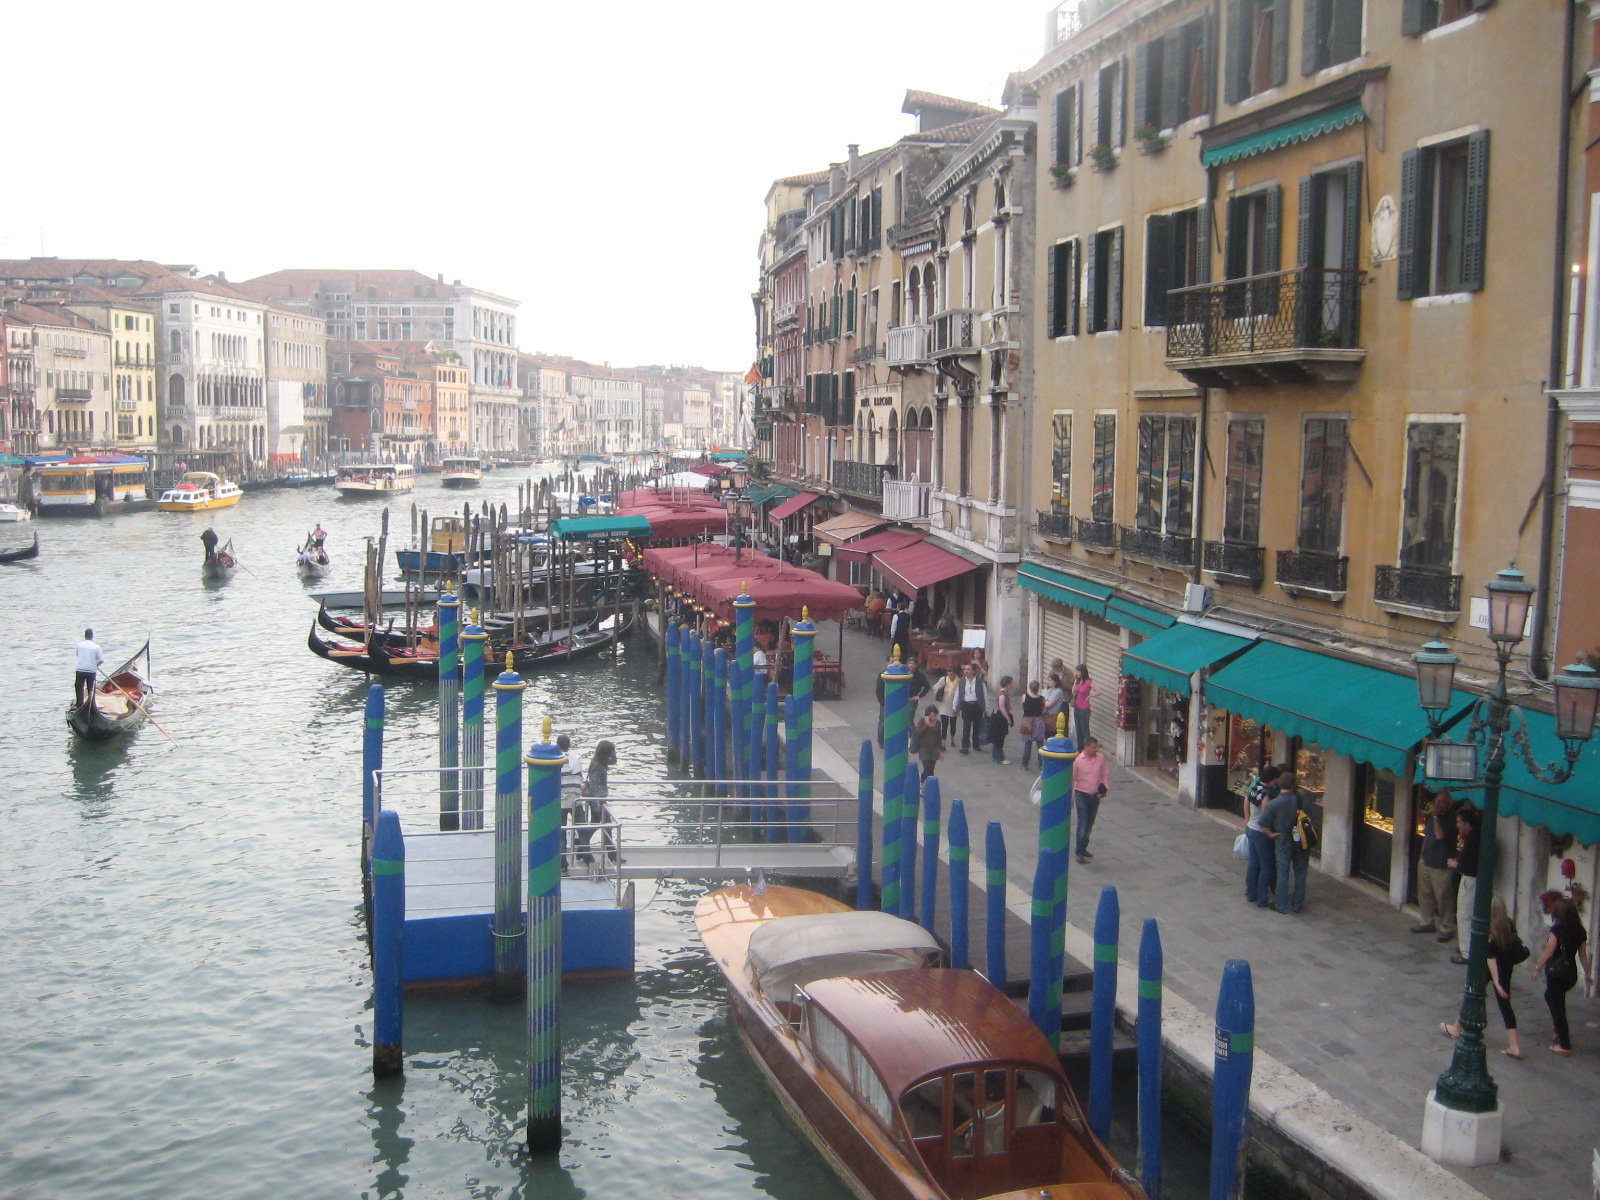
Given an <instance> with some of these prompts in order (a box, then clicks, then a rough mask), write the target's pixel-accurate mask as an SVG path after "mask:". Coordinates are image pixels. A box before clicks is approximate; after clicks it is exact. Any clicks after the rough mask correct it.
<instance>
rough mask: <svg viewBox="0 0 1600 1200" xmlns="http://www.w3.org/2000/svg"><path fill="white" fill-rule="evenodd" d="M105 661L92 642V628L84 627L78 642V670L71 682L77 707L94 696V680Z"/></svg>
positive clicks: (85, 703)
mask: <svg viewBox="0 0 1600 1200" xmlns="http://www.w3.org/2000/svg"><path fill="white" fill-rule="evenodd" d="M105 661H106V656H105V655H104V654H101V653H100V647H99V646H97V645H95V644H94V630H92V629H85V630H84V631H83V641H81V642H79V643H78V671H77V675H76V677H75V678H74V679H73V684H72V693H73V701H74V703H76V704H77V706H78V707H79V708H83V707H85V706H86V705H88V704H89V702H90V701H91V700H92V699H93V698H94V687H95V680H96V679H97V678H98V677H99V672H100V667H101V666H102V665H103V664H104V663H105Z"/></svg>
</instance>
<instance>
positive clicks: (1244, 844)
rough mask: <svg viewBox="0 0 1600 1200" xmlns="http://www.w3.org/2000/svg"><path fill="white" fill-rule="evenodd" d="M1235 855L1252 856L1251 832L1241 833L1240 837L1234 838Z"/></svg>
mask: <svg viewBox="0 0 1600 1200" xmlns="http://www.w3.org/2000/svg"><path fill="white" fill-rule="evenodd" d="M1233 856H1234V857H1235V858H1249V857H1250V835H1249V834H1247V833H1241V834H1240V835H1239V836H1238V837H1236V838H1234V839H1233Z"/></svg>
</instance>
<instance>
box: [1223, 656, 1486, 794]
mask: <svg viewBox="0 0 1600 1200" xmlns="http://www.w3.org/2000/svg"><path fill="white" fill-rule="evenodd" d="M1205 698H1206V700H1208V701H1209V702H1210V703H1212V704H1215V705H1218V706H1219V707H1221V708H1225V709H1227V710H1228V711H1229V712H1231V713H1237V714H1238V715H1239V716H1242V717H1249V718H1251V719H1252V720H1255V721H1260V722H1261V723H1262V724H1264V725H1270V726H1272V728H1274V729H1280V730H1282V731H1283V732H1284V733H1286V734H1288V735H1289V736H1290V737H1298V738H1303V739H1304V740H1305V741H1307V742H1312V743H1315V744H1316V745H1318V746H1321V747H1322V748H1323V749H1324V750H1332V751H1334V752H1336V753H1339V754H1343V755H1347V756H1348V757H1350V758H1353V759H1355V760H1356V761H1357V762H1364V763H1371V764H1372V765H1373V766H1374V767H1377V768H1379V769H1380V770H1385V771H1393V772H1394V773H1395V774H1396V775H1400V776H1402V777H1404V776H1405V775H1406V771H1407V766H1406V759H1407V758H1408V757H1409V756H1410V754H1411V752H1412V751H1413V750H1414V749H1415V748H1416V747H1417V746H1418V745H1420V744H1421V742H1422V740H1423V739H1424V738H1425V737H1427V736H1428V718H1427V715H1426V714H1425V713H1424V712H1423V711H1422V709H1421V708H1420V707H1418V705H1417V682H1416V680H1415V679H1414V678H1412V676H1410V675H1399V674H1396V673H1395V672H1393V671H1385V670H1383V669H1382V668H1381V667H1375V666H1367V665H1366V664H1364V663H1358V662H1350V661H1349V660H1347V659H1343V658H1334V657H1333V656H1332V655H1328V654H1318V653H1317V652H1316V651H1314V650H1300V649H1296V648H1295V647H1293V646H1285V645H1282V644H1280V643H1277V642H1258V643H1257V644H1256V645H1255V647H1254V648H1253V649H1252V650H1251V651H1250V653H1248V654H1246V655H1243V656H1242V657H1240V658H1239V659H1238V660H1237V661H1235V662H1231V663H1229V664H1228V665H1227V666H1225V667H1223V668H1222V670H1220V671H1218V672H1217V673H1216V674H1215V675H1212V676H1211V677H1210V678H1209V679H1207V680H1206V684H1205ZM1472 700H1473V697H1472V696H1471V695H1469V694H1468V693H1466V692H1457V693H1456V702H1455V703H1454V704H1453V705H1452V706H1451V708H1450V711H1449V712H1447V713H1446V714H1445V716H1446V719H1447V720H1453V719H1454V718H1455V717H1457V716H1459V715H1460V713H1461V711H1462V709H1464V708H1466V707H1467V705H1469V704H1470V703H1472Z"/></svg>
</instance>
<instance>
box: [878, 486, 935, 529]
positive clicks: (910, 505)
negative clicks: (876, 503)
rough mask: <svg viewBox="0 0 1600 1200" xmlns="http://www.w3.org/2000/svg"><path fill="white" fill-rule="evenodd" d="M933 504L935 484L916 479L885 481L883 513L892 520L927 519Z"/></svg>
mask: <svg viewBox="0 0 1600 1200" xmlns="http://www.w3.org/2000/svg"><path fill="white" fill-rule="evenodd" d="M932 506H933V484H931V483H923V482H921V481H920V480H916V479H885V480H884V481H883V515H884V516H886V517H888V518H889V519H890V520H891V521H926V520H927V519H928V512H929V510H930V509H931V508H932Z"/></svg>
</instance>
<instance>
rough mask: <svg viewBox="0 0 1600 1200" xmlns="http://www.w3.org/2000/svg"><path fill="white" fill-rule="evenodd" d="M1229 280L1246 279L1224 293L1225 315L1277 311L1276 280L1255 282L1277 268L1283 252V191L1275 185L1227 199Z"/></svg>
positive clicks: (1227, 262) (1227, 261)
mask: <svg viewBox="0 0 1600 1200" xmlns="http://www.w3.org/2000/svg"><path fill="white" fill-rule="evenodd" d="M1227 220H1228V244H1227V254H1226V261H1225V263H1224V267H1225V270H1226V274H1227V278H1228V279H1238V280H1248V282H1245V283H1241V284H1239V285H1237V286H1235V287H1232V288H1230V289H1228V292H1227V306H1226V307H1227V315H1229V316H1231V317H1245V316H1258V315H1261V314H1270V313H1275V312H1277V310H1278V284H1277V280H1275V279H1268V280H1256V279H1254V278H1252V277H1254V276H1260V275H1267V274H1270V273H1271V272H1274V271H1276V270H1277V269H1278V266H1279V262H1280V257H1281V250H1282V231H1283V189H1282V188H1281V187H1279V186H1277V185H1276V184H1273V185H1272V186H1270V187H1264V188H1261V189H1259V190H1257V191H1254V192H1249V193H1247V194H1244V195H1239V196H1232V197H1229V199H1228V218H1227Z"/></svg>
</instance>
